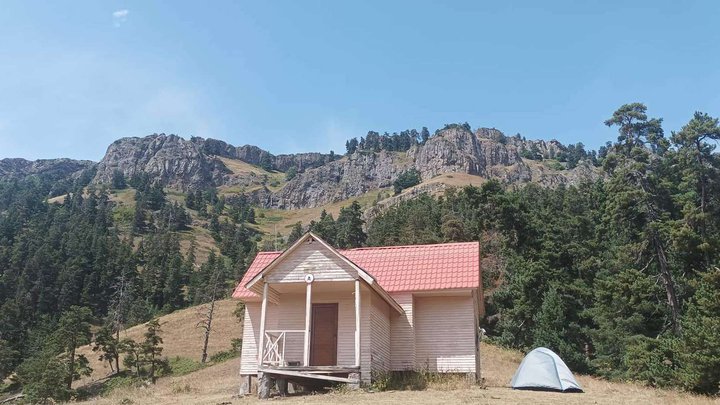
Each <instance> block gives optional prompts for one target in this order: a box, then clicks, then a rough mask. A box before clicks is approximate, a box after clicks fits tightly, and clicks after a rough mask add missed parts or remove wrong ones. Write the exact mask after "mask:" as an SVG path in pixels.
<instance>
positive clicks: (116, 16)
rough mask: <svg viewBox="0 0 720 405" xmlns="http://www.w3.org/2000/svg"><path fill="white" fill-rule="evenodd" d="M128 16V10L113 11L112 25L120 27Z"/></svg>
mask: <svg viewBox="0 0 720 405" xmlns="http://www.w3.org/2000/svg"><path fill="white" fill-rule="evenodd" d="M128 14H130V10H128V9H126V8H125V9H122V10H115V11H113V13H112V17H113V25H114V26H115V27H119V26H120V25H122V23H124V22H125V21H127V17H128Z"/></svg>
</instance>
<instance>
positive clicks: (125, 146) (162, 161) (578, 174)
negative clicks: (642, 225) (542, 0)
mask: <svg viewBox="0 0 720 405" xmlns="http://www.w3.org/2000/svg"><path fill="white" fill-rule="evenodd" d="M531 149H532V150H533V153H538V154H541V155H548V156H556V155H557V154H558V153H560V152H563V151H565V147H564V146H563V145H561V144H560V143H558V142H557V141H549V142H546V141H527V140H525V139H521V138H520V137H519V136H515V137H506V136H505V135H504V134H503V133H502V132H500V131H498V130H496V129H488V128H480V129H478V130H476V131H475V132H471V131H470V130H469V129H468V128H467V127H464V126H449V127H446V128H445V129H444V130H442V131H438V132H437V133H436V135H435V136H433V137H431V138H430V139H429V140H427V142H426V143H425V144H417V145H414V146H412V147H411V148H410V149H409V150H407V151H404V152H391V151H385V150H381V151H364V150H359V151H356V152H355V153H353V154H351V155H348V156H342V157H339V156H335V155H329V154H322V153H299V154H289V155H273V154H271V153H270V152H268V151H265V150H263V149H261V148H258V147H256V146H252V145H245V146H239V147H236V146H233V145H230V144H228V143H226V142H223V141H219V140H215V139H203V138H191V139H190V140H186V139H183V138H181V137H179V136H176V135H165V134H159V135H158V134H154V135H150V136H146V137H143V138H137V137H134V138H122V139H119V140H117V141H115V142H113V143H112V144H111V145H110V146H109V147H108V149H107V153H106V154H105V156H104V157H103V159H102V160H101V161H100V162H99V163H97V164H94V163H92V162H88V161H74V160H70V159H57V160H39V161H35V162H29V161H26V160H23V159H4V160H2V161H0V176H2V177H17V176H24V175H27V174H33V173H50V174H53V175H56V176H67V175H73V174H77V173H80V172H81V171H82V170H84V169H87V168H93V167H94V168H96V175H95V177H94V179H93V182H94V183H96V184H103V183H104V184H108V183H110V182H111V181H112V177H113V174H114V173H115V172H116V171H120V172H122V173H123V174H124V175H125V177H126V178H127V179H130V178H132V177H133V176H134V175H135V174H138V173H146V174H148V175H149V176H150V177H151V178H152V179H153V180H155V181H159V182H161V183H162V184H164V185H166V186H168V187H171V188H176V189H180V190H185V191H187V190H195V189H198V188H201V189H202V188H208V187H221V186H226V187H233V189H234V190H237V191H245V192H247V193H249V194H250V196H251V197H252V198H253V199H254V200H255V202H256V203H258V204H260V205H262V206H265V207H272V208H280V209H296V208H308V207H316V206H321V205H325V204H328V203H333V202H337V201H342V200H347V199H349V198H353V197H357V196H360V195H362V194H364V193H366V192H368V191H371V190H375V189H380V188H387V187H392V184H393V182H394V181H395V179H397V177H398V176H399V175H400V174H401V173H403V172H405V171H407V170H409V169H410V168H414V169H416V170H417V171H418V172H419V173H420V175H421V177H422V180H423V181H424V182H427V181H430V180H431V179H434V178H437V177H438V176H441V175H444V174H448V173H463V174H466V175H471V176H477V178H478V179H498V180H500V181H501V182H503V183H505V184H522V183H527V182H536V183H539V184H542V185H545V186H556V185H559V184H567V183H577V182H580V181H582V180H588V179H589V180H593V179H596V178H597V177H599V176H600V174H599V170H597V168H595V167H593V166H592V165H590V164H588V163H587V162H580V164H579V165H578V166H577V167H575V168H573V169H566V170H561V169H563V168H562V166H560V167H558V166H557V165H558V163H557V162H555V166H550V165H545V164H543V163H541V162H540V161H537V160H527V159H525V158H523V157H522V156H525V155H527V151H528V150H531ZM261 167H263V168H265V169H270V170H271V172H268V171H266V170H264V169H261ZM293 167H294V168H296V170H297V172H298V173H297V175H296V176H295V177H294V178H293V179H292V180H290V181H287V182H285V181H283V180H282V179H283V178H284V177H285V176H284V174H283V173H282V172H286V171H288V170H290V169H291V168H293ZM270 180H272V182H274V184H270ZM433 182H436V181H434V180H433ZM438 187H441V186H438V185H433V186H432V188H433V189H437V188H438Z"/></svg>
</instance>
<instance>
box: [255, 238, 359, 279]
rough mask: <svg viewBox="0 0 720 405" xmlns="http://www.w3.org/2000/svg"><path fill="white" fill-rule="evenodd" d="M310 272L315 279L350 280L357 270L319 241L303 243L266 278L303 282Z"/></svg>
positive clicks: (354, 276)
mask: <svg viewBox="0 0 720 405" xmlns="http://www.w3.org/2000/svg"><path fill="white" fill-rule="evenodd" d="M308 273H311V274H313V276H314V277H315V280H316V281H352V280H355V278H357V271H356V270H355V269H353V268H352V266H350V265H349V264H347V263H346V262H345V261H343V260H342V259H340V258H339V257H337V255H335V254H334V253H332V252H331V251H330V250H329V249H327V248H326V247H324V246H322V245H321V244H320V243H319V242H314V243H312V244H307V243H303V244H302V245H301V246H298V247H297V248H296V249H295V250H294V251H293V252H292V253H291V254H290V255H288V256H287V257H286V258H285V259H284V260H283V261H282V262H280V263H278V264H277V267H275V268H274V269H273V270H272V271H271V272H270V274H268V276H267V278H268V280H269V281H270V283H293V282H304V280H305V275H306V274H308Z"/></svg>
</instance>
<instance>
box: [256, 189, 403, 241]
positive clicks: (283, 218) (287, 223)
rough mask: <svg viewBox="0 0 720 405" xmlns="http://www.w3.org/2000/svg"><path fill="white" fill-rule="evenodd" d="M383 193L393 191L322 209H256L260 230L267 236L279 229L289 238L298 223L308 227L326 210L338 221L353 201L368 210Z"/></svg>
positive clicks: (350, 199) (383, 190)
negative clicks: (342, 209)
mask: <svg viewBox="0 0 720 405" xmlns="http://www.w3.org/2000/svg"><path fill="white" fill-rule="evenodd" d="M381 193H382V194H383V195H386V196H389V195H392V190H390V189H376V190H372V191H369V192H367V193H365V194H363V195H360V196H357V197H355V198H349V199H347V200H343V201H338V202H334V203H330V204H326V205H323V206H320V207H314V208H303V209H299V210H278V209H266V208H265V209H263V208H256V212H257V214H258V215H256V219H257V223H258V228H259V230H260V231H261V232H264V233H265V234H266V235H273V233H274V231H275V230H276V229H277V232H280V234H282V235H285V236H287V234H289V233H290V228H291V227H292V226H293V225H294V224H295V223H296V222H301V223H302V224H303V225H304V226H307V225H308V224H309V223H310V221H312V220H317V219H319V218H320V213H321V212H322V210H326V211H327V212H328V214H332V215H333V217H334V218H336V219H337V216H338V214H339V213H340V208H342V207H347V206H349V205H350V204H352V202H353V201H357V202H358V203H359V204H360V206H362V207H363V208H366V207H368V206H370V205H372V203H373V202H375V201H376V200H377V199H378V195H379V194H381ZM259 214H262V216H263V218H261V215H259Z"/></svg>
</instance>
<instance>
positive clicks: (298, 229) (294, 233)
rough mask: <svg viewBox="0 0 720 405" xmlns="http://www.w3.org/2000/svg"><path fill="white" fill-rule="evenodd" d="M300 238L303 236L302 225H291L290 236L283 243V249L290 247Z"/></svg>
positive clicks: (298, 223)
mask: <svg viewBox="0 0 720 405" xmlns="http://www.w3.org/2000/svg"><path fill="white" fill-rule="evenodd" d="M302 236H303V230H302V223H300V222H296V223H295V225H293V227H292V229H291V230H290V234H289V235H288V237H287V242H285V247H286V248H288V247H290V246H292V245H293V244H294V243H295V242H296V241H297V240H298V239H300V238H301V237H302Z"/></svg>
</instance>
